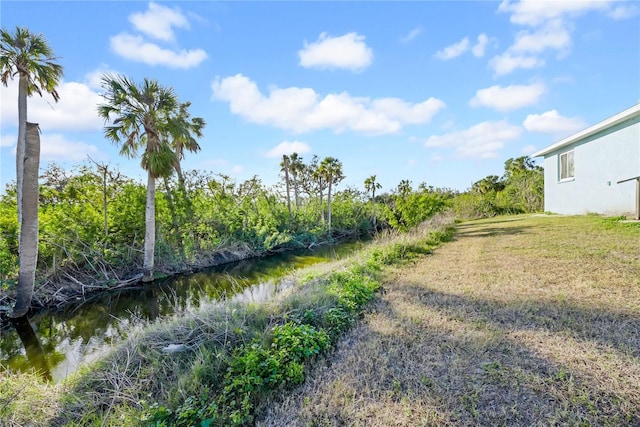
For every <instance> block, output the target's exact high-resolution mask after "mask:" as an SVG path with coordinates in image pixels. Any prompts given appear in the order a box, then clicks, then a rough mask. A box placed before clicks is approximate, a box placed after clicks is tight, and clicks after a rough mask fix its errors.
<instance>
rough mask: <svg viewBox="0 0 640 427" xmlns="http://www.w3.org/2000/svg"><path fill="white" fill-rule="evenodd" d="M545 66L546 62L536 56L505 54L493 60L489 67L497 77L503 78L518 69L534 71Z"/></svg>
mask: <svg viewBox="0 0 640 427" xmlns="http://www.w3.org/2000/svg"><path fill="white" fill-rule="evenodd" d="M544 65H545V61H544V60H543V59H540V58H538V57H535V56H525V55H513V54H511V53H510V52H508V51H507V52H505V53H503V54H502V55H497V56H494V57H493V58H491V61H489V66H490V67H491V68H492V69H493V71H494V73H495V74H496V75H497V76H503V75H505V74H509V73H511V72H512V71H514V70H517V69H518V68H523V69H527V70H528V69H532V68H539V67H542V66H544Z"/></svg>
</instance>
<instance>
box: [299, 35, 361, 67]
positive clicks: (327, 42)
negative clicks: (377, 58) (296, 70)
mask: <svg viewBox="0 0 640 427" xmlns="http://www.w3.org/2000/svg"><path fill="white" fill-rule="evenodd" d="M364 40H365V37H364V36H361V35H359V34H357V33H353V32H352V33H347V34H345V35H343V36H339V37H330V36H329V35H327V33H321V34H320V36H319V37H318V40H317V41H315V42H313V43H307V42H306V41H305V42H304V48H303V49H301V50H299V51H298V56H299V57H300V65H301V66H303V67H305V68H314V67H315V68H321V69H335V68H344V69H347V70H351V71H355V72H358V71H362V70H364V69H365V68H367V67H368V66H369V65H371V62H372V61H373V51H372V50H371V48H370V47H368V46H367V44H366V43H365V42H364Z"/></svg>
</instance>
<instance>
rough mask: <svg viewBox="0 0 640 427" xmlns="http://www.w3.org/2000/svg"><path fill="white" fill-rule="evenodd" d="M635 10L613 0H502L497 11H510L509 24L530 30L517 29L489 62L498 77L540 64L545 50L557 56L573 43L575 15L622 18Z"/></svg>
mask: <svg viewBox="0 0 640 427" xmlns="http://www.w3.org/2000/svg"><path fill="white" fill-rule="evenodd" d="M634 9H636V7H635V6H620V5H619V2H617V1H615V0H598V1H583V0H571V1H568V0H566V1H560V0H558V1H541V0H521V1H518V2H515V1H511V0H503V2H502V3H501V4H500V6H499V7H498V11H499V12H504V13H508V14H510V15H511V16H510V20H511V22H512V23H514V24H518V25H522V26H527V27H529V29H527V30H524V31H521V32H519V33H518V34H517V35H516V38H515V40H514V43H513V44H512V45H511V46H510V47H509V48H508V49H507V50H506V51H505V52H503V53H502V54H501V55H498V56H496V57H494V58H493V59H492V60H491V61H490V64H489V65H490V66H491V68H492V69H493V71H494V72H495V74H496V75H498V76H500V75H504V74H508V73H511V72H512V71H514V70H517V69H519V68H522V69H531V68H536V67H542V66H544V65H545V61H544V59H542V58H541V56H542V55H543V53H544V52H546V51H548V50H552V51H556V52H557V57H558V59H562V58H563V57H565V56H567V55H568V53H569V51H570V49H571V45H572V40H571V31H570V30H571V28H572V25H573V24H572V22H573V20H575V18H576V17H578V16H580V15H582V14H585V13H587V12H590V11H597V12H603V13H606V14H607V15H609V16H610V17H611V18H613V19H624V18H627V17H629V16H633V14H635V13H636V11H637V10H636V11H634Z"/></svg>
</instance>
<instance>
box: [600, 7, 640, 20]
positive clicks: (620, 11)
mask: <svg viewBox="0 0 640 427" xmlns="http://www.w3.org/2000/svg"><path fill="white" fill-rule="evenodd" d="M637 14H638V7H637V6H636V5H621V6H616V7H614V8H613V9H611V10H610V11H609V12H607V15H609V17H610V18H611V19H614V20H616V21H619V20H622V19H628V18H632V17H634V16H636V15H637Z"/></svg>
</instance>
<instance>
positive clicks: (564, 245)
mask: <svg viewBox="0 0 640 427" xmlns="http://www.w3.org/2000/svg"><path fill="white" fill-rule="evenodd" d="M384 279H385V280H384V285H383V286H384V291H383V292H382V293H381V294H380V295H379V296H378V297H377V299H376V301H375V302H374V303H373V305H372V306H371V310H370V312H369V313H368V314H367V315H366V316H365V318H364V319H363V320H362V321H361V322H360V323H359V325H358V326H357V327H356V328H355V329H353V330H352V331H351V332H350V333H349V334H348V335H346V336H345V337H344V338H343V339H342V340H341V341H340V343H339V344H338V349H337V351H336V352H335V354H334V355H333V357H332V358H331V359H329V360H328V361H327V363H325V364H322V365H320V366H317V367H315V368H314V370H313V371H312V372H311V374H310V375H309V377H308V379H307V380H306V382H305V384H304V385H303V386H302V387H301V388H300V389H299V390H297V391H295V392H294V393H292V394H291V395H289V396H288V397H284V398H283V399H281V400H280V401H279V402H274V403H273V405H272V406H271V409H270V410H269V412H268V413H267V414H266V416H265V417H264V418H263V420H262V421H261V422H260V423H259V425H263V426H267V425H269V426H296V425H305V426H306V425H309V426H334V425H350V426H404V425H406V426H419V425H460V426H469V425H483V426H498V425H505V426H534V425H540V426H548V425H604V426H607V425H610V426H631V425H633V426H638V425H640V225H639V224H622V223H618V222H615V221H613V220H608V219H603V218H600V217H595V216H583V217H558V216H546V215H541V216H516V217H497V218H492V219H488V220H481V221H473V222H466V223H462V224H459V225H458V232H457V234H456V236H455V238H454V240H453V241H452V242H450V243H447V244H445V245H444V246H442V247H440V248H438V249H437V250H436V251H435V252H434V253H433V254H432V255H429V256H424V257H421V258H420V259H419V260H417V261H415V262H413V263H411V264H408V265H404V266H401V267H392V268H390V269H387V270H385V278H384Z"/></svg>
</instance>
